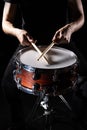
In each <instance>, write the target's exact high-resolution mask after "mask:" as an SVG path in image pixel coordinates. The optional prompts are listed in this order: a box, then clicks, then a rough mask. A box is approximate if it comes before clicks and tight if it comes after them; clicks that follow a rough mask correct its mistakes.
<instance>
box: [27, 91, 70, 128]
mask: <svg viewBox="0 0 87 130" xmlns="http://www.w3.org/2000/svg"><path fill="white" fill-rule="evenodd" d="M58 96H59V98H60V99H61V100H62V101H63V103H64V104H65V105H66V106H67V107H68V108H69V110H71V107H70V105H69V104H68V102H67V101H66V99H65V98H64V97H63V95H58ZM39 105H40V106H41V107H42V108H43V109H44V113H43V114H42V115H41V116H38V117H36V118H34V116H35V113H36V112H37V109H38V107H39ZM53 114H54V116H55V112H54V110H53V108H52V107H51V100H50V96H49V94H45V93H42V94H41V95H40V96H39V97H38V99H37V102H36V103H35V105H34V107H33V109H32V113H31V116H30V117H29V118H30V120H31V121H30V122H29V125H32V124H33V122H35V121H37V120H40V119H41V118H43V117H44V118H45V125H44V130H52V125H53ZM29 118H27V121H28V119H29Z"/></svg>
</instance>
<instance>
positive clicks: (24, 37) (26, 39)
mask: <svg viewBox="0 0 87 130" xmlns="http://www.w3.org/2000/svg"><path fill="white" fill-rule="evenodd" d="M16 37H17V39H18V40H19V42H20V44H21V45H22V46H29V45H31V43H35V40H34V39H33V38H32V37H31V36H30V35H29V33H28V32H27V31H26V30H23V29H17V30H16Z"/></svg>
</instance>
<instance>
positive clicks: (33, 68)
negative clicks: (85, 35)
mask: <svg viewBox="0 0 87 130" xmlns="http://www.w3.org/2000/svg"><path fill="white" fill-rule="evenodd" d="M38 47H45V48H46V47H47V46H46V45H43V46H42V45H39V46H38ZM52 48H54V49H57V48H58V49H59V48H60V49H61V48H62V47H57V46H55V45H54V46H53V47H52ZM30 49H33V50H34V48H33V47H25V48H22V49H21V50H19V51H18V52H17V54H16V63H17V64H19V65H20V66H21V67H23V68H24V69H25V70H27V71H29V72H35V70H36V69H40V70H47V69H46V68H37V67H32V66H31V65H26V64H24V63H22V62H21V61H20V59H19V57H20V55H21V54H23V53H24V52H25V51H27V50H30ZM62 50H68V51H70V52H71V53H72V54H74V56H75V58H76V63H73V64H72V66H73V65H75V64H78V63H79V61H78V57H77V55H76V54H75V53H74V52H73V51H71V50H69V49H66V48H62ZM70 67H71V66H70V65H69V66H67V68H70ZM64 68H66V67H64ZM64 68H56V69H59V70H61V69H64ZM48 70H55V68H49V69H48Z"/></svg>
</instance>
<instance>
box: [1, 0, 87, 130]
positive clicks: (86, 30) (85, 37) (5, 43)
mask: <svg viewBox="0 0 87 130" xmlns="http://www.w3.org/2000/svg"><path fill="white" fill-rule="evenodd" d="M82 2H83V7H84V13H85V24H84V26H83V27H82V28H81V29H80V30H79V31H78V32H76V33H75V34H74V36H73V37H74V39H75V40H76V46H77V48H78V50H79V51H80V53H81V54H82V56H83V59H84V60H85V61H86V62H87V7H86V6H87V0H82ZM3 5H4V3H3V1H2V0H0V83H1V80H2V76H3V73H4V71H5V68H6V66H7V64H8V62H9V59H10V58H11V56H12V54H13V52H14V51H15V49H16V47H17V45H18V41H17V39H16V38H14V37H11V36H7V35H5V34H4V33H3V32H2V28H1V21H2V11H3ZM86 65H87V63H86ZM86 65H85V67H84V66H82V67H83V68H84V73H85V74H87V67H86ZM9 114H10V111H9V105H8V104H7V102H6V100H5V99H4V97H3V94H2V89H1V87H0V130H2V129H1V128H3V127H4V126H5V125H8V122H9V120H10V119H9Z"/></svg>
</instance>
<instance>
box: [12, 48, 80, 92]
mask: <svg viewBox="0 0 87 130" xmlns="http://www.w3.org/2000/svg"><path fill="white" fill-rule="evenodd" d="M25 50H26V49H23V50H20V51H19V52H18V55H17V56H16V57H17V59H16V69H15V70H14V74H13V75H14V80H15V81H16V83H17V87H18V88H25V89H29V91H30V93H32V94H36V93H38V92H42V91H45V93H52V94H53V93H56V94H59V93H61V92H63V91H65V90H67V89H69V88H72V87H74V86H75V85H76V82H77V78H78V60H77V59H76V62H75V63H74V64H72V65H70V66H67V67H64V68H53V69H48V68H47V69H44V68H37V67H33V66H30V65H26V64H24V63H22V62H21V61H20V59H19V56H20V55H22V53H23V52H25ZM76 58H77V57H76ZM19 86H20V87H19Z"/></svg>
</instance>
